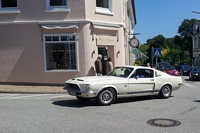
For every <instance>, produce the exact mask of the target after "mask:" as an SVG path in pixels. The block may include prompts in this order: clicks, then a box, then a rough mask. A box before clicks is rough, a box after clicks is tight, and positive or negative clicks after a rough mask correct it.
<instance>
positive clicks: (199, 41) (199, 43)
mask: <svg viewBox="0 0 200 133" xmlns="http://www.w3.org/2000/svg"><path fill="white" fill-rule="evenodd" d="M198 48H200V36H198Z"/></svg>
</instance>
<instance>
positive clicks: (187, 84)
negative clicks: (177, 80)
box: [183, 83, 196, 88]
mask: <svg viewBox="0 0 200 133" xmlns="http://www.w3.org/2000/svg"><path fill="white" fill-rule="evenodd" d="M183 85H185V86H187V87H189V88H195V87H196V86H194V85H191V84H189V83H183Z"/></svg>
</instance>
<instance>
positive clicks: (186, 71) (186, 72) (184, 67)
mask: <svg viewBox="0 0 200 133" xmlns="http://www.w3.org/2000/svg"><path fill="white" fill-rule="evenodd" d="M191 69H192V66H190V65H188V64H185V65H182V66H181V68H180V74H181V75H182V76H188V75H189V72H190V71H191Z"/></svg>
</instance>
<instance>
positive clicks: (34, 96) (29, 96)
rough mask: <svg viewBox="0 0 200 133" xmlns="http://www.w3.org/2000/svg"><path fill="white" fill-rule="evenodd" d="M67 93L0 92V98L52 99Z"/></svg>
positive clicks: (65, 95) (64, 95) (66, 95)
mask: <svg viewBox="0 0 200 133" xmlns="http://www.w3.org/2000/svg"><path fill="white" fill-rule="evenodd" d="M68 96H69V95H68V94H7V93H0V99H52V98H63V97H68Z"/></svg>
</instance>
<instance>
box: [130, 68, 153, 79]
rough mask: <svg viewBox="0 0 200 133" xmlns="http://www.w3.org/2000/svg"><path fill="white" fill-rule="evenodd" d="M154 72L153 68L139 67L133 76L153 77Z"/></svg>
mask: <svg viewBox="0 0 200 133" xmlns="http://www.w3.org/2000/svg"><path fill="white" fill-rule="evenodd" d="M153 76H154V73H153V70H150V69H137V70H136V72H135V73H134V74H133V75H132V76H131V77H132V78H133V77H138V78H153Z"/></svg>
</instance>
